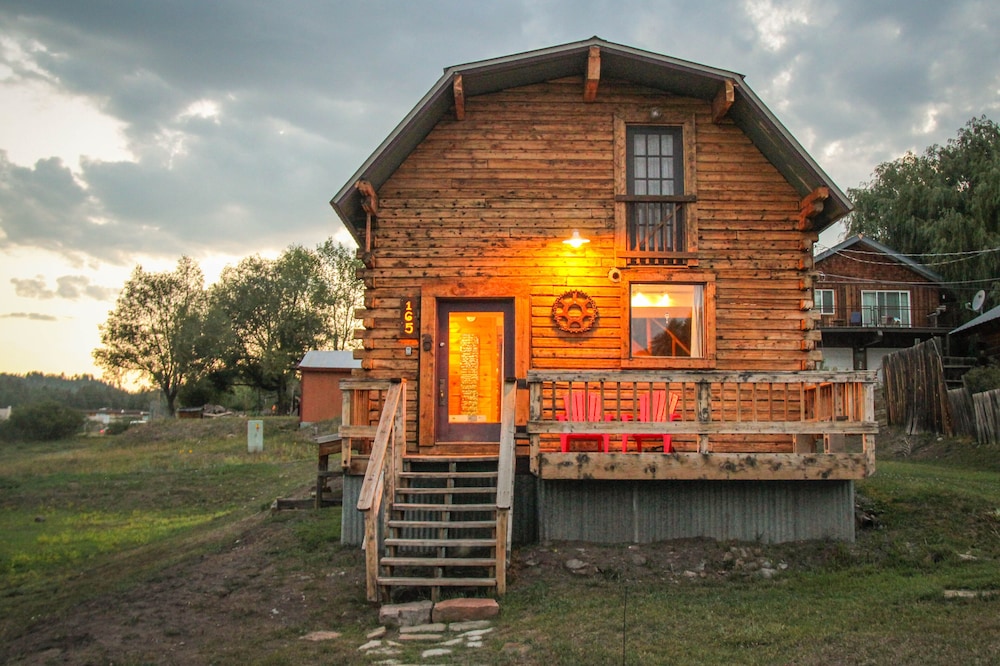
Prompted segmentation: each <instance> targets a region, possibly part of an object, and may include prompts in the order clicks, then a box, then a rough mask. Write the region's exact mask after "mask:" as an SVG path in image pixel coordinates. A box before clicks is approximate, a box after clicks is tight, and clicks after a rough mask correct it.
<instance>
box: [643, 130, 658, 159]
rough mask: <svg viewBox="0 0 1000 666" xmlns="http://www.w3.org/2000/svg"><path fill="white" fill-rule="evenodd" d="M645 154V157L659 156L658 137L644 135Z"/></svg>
mask: <svg viewBox="0 0 1000 666" xmlns="http://www.w3.org/2000/svg"><path fill="white" fill-rule="evenodd" d="M646 154H647V155H659V154H660V137H659V136H658V135H656V134H647V135H646Z"/></svg>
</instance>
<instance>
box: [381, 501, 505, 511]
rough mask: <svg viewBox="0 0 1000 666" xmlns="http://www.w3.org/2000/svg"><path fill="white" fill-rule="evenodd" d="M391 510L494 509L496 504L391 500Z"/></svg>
mask: <svg viewBox="0 0 1000 666" xmlns="http://www.w3.org/2000/svg"><path fill="white" fill-rule="evenodd" d="M392 509H393V511H496V509H497V505H496V504H450V503H449V504H423V503H422V504H416V503H413V502H393V504H392Z"/></svg>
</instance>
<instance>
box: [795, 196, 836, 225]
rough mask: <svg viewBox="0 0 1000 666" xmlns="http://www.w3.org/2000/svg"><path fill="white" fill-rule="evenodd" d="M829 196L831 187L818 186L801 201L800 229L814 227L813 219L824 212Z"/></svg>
mask: <svg viewBox="0 0 1000 666" xmlns="http://www.w3.org/2000/svg"><path fill="white" fill-rule="evenodd" d="M829 198H830V188H828V187H817V188H816V189H815V190H813V191H812V192H810V193H809V194H808V195H806V196H805V197H804V198H803V199H802V201H800V202H799V231H806V230H808V229H812V219H813V218H814V217H816V216H817V215H819V214H820V213H822V212H823V204H824V202H825V201H826V200H827V199H829Z"/></svg>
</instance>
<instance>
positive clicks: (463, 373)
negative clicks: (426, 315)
mask: <svg viewBox="0 0 1000 666" xmlns="http://www.w3.org/2000/svg"><path fill="white" fill-rule="evenodd" d="M437 313H438V321H437V340H438V349H437V364H436V365H437V377H436V378H435V379H436V382H437V383H436V400H435V403H436V408H435V423H436V435H437V441H439V442H498V441H500V405H501V401H502V400H501V396H502V394H503V382H504V378H506V377H513V376H514V302H513V300H499V299H490V300H480V299H475V300H472V299H462V300H451V299H449V300H440V301H438V306H437Z"/></svg>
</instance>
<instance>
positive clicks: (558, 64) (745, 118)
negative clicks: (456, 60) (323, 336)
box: [330, 37, 852, 244]
mask: <svg viewBox="0 0 1000 666" xmlns="http://www.w3.org/2000/svg"><path fill="white" fill-rule="evenodd" d="M591 46H598V47H600V48H601V49H602V51H601V73H602V77H604V78H608V79H623V80H628V81H633V82H635V83H638V84H640V85H644V86H647V87H652V88H657V89H661V90H664V91H668V92H672V93H674V94H680V95H684V96H688V97H696V98H701V99H712V98H713V97H714V95H715V93H716V91H717V89H718V85H719V83H721V82H722V81H724V80H731V81H733V83H734V84H735V90H736V99H735V101H734V104H733V106H732V108H731V109H730V111H729V116H730V118H732V119H733V121H734V122H735V123H736V124H737V125H738V126H739V127H740V128H741V129H742V130H743V131H744V132H745V133H746V134H747V136H748V137H749V138H750V140H751V141H752V142H753V143H754V145H756V146H757V148H758V149H759V150H760V151H761V152H762V153H763V154H764V155H765V156H767V157H768V159H769V160H770V161H771V162H772V164H774V166H775V168H777V169H778V171H779V172H780V173H781V174H782V176H783V177H784V178H785V179H786V180H788V182H789V183H790V184H791V185H792V186H793V187H794V188H795V189H796V191H797V192H798V193H799V194H801V195H802V196H806V195H807V194H808V193H810V192H812V191H813V190H815V189H816V188H818V187H826V188H828V190H829V192H830V196H829V198H828V199H827V200H826V201H825V203H824V207H823V210H822V211H821V212H820V213H819V214H818V215H816V216H815V217H813V228H814V229H815V230H816V231H822V230H823V229H825V228H827V227H829V226H830V225H832V224H833V223H834V222H836V221H837V220H839V219H841V218H842V217H844V216H845V215H847V214H848V213H849V212H850V211H851V209H852V206H851V203H850V201H849V200H848V198H847V196H846V195H845V194H844V193H843V192H842V191H841V190H840V188H838V187H837V186H836V184H835V183H834V182H833V181H832V179H830V177H829V176H827V175H826V173H824V171H823V170H822V169H821V168H820V167H819V165H817V164H816V162H815V161H814V160H813V159H812V158H811V157H810V156H809V154H808V153H807V152H806V151H805V150H804V149H803V148H802V146H801V145H800V144H799V143H798V141H796V140H795V138H794V137H793V136H792V135H791V134H790V133H789V132H788V130H787V129H785V127H784V126H783V125H782V124H781V122H780V121H778V119H777V118H776V117H775V116H774V115H773V114H772V113H771V112H770V110H769V109H768V108H767V107H766V106H764V104H763V103H761V101H760V100H759V99H758V98H757V97H756V95H755V94H754V93H753V91H752V90H751V89H750V88H749V86H747V85H746V84H745V83H744V81H743V76H742V75H741V74H737V73H735V72H729V71H726V70H721V69H716V68H713V67H708V66H704V65H699V64H697V63H692V62H688V61H684V60H679V59H676V58H671V57H669V56H664V55H660V54H656V53H651V52H649V51H643V50H640V49H635V48H632V47H628V46H623V45H619V44H614V43H611V42H606V41H604V40H602V39H600V38H597V37H594V38H591V39H588V40H584V41H581V42H575V43H571V44H565V45H562V46H555V47H550V48H546V49H540V50H537V51H530V52H527V53H521V54H515V55H510V56H504V57H500V58H493V59H489V60H482V61H477V62H472V63H468V64H465V65H456V66H454V67H449V68H447V69H446V70H445V71H444V74H443V75H442V77H441V78H440V79H439V80H438V81H437V83H435V84H434V86H433V87H432V88H431V89H430V90H429V91H428V92H427V94H425V95H424V97H423V98H422V99H421V100H420V101H419V102H418V103H417V104H416V106H414V107H413V109H412V110H411V111H410V112H409V113H408V114H407V115H406V116H405V117H404V118H403V120H402V121H401V122H400V123H399V125H397V126H396V128H395V129H394V130H393V131H392V132H391V133H390V134H389V136H387V137H386V138H385V140H384V141H382V143H381V144H380V145H379V146H378V148H376V150H375V151H374V152H373V153H372V154H371V155H370V156H369V157H368V159H367V160H366V161H365V162H364V163H363V164H362V165H361V167H360V168H359V169H358V170H357V171H356V172H355V173H354V175H353V176H352V177H351V179H350V180H349V181H348V182H347V183H346V184H345V185H344V186H343V187H342V188H341V189H340V191H339V192H338V193H337V194H336V195H335V196H334V198H333V199H332V200H331V201H330V204H331V206H333V208H334V210H335V211H336V212H337V214H338V215H339V216H340V218H341V220H342V221H343V222H344V224H345V226H346V227H347V228H348V230H349V231H350V232H351V234H352V235H353V236H354V238H355V240H357V241H358V242H359V244H360V243H361V237H362V235H363V233H362V230H363V228H364V223H365V212H364V210H363V208H362V206H361V196H360V195H359V194H358V192H357V190H356V187H355V186H356V183H357V182H358V181H359V180H367V181H370V182H371V183H372V185H373V186H374V187H375V189H376V190H378V189H379V187H381V185H382V184H384V183H385V181H386V180H388V179H389V177H390V176H391V175H392V173H393V172H394V171H395V170H396V169H397V168H398V167H399V165H400V164H402V162H403V161H404V160H405V159H406V157H407V156H408V155H409V154H410V153H411V152H412V151H413V150H414V149H415V148H416V147H417V145H419V143H420V142H421V141H423V140H424V138H425V137H426V136H427V135H428V134H429V133H430V132H431V131H432V130H433V129H434V127H435V125H436V124H437V123H438V122H439V121H440V119H441V118H442V117H444V116H445V115H446V114H447V113H448V112H449V111H450V109H451V107H452V104H453V97H452V81H453V79H454V77H455V75H456V74H461V75H462V78H463V87H464V90H465V94H466V96H467V97H472V96H475V95H482V94H488V93H490V92H495V91H498V90H502V89H506V88H512V87H518V86H523V85H528V84H530V83H536V82H539V81H545V80H549V79H553V78H561V77H564V76H570V75H573V74H579V73H581V72H585V71H586V66H587V64H586V63H587V55H588V52H589V49H590V47H591Z"/></svg>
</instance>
